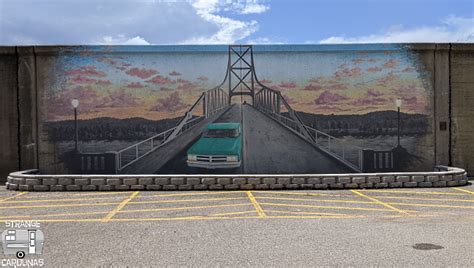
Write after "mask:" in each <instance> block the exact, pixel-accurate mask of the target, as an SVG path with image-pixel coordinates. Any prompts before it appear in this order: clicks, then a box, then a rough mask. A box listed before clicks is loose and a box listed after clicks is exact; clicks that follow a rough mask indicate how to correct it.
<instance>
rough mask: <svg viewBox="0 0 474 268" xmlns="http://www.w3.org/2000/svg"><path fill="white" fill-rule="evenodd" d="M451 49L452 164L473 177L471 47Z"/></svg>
mask: <svg viewBox="0 0 474 268" xmlns="http://www.w3.org/2000/svg"><path fill="white" fill-rule="evenodd" d="M451 46H452V47H451V56H450V63H451V64H450V67H451V77H450V78H451V106H450V107H451V120H452V125H451V127H452V129H451V161H452V164H453V165H458V166H462V167H464V168H465V169H466V170H467V172H468V173H470V174H474V44H452V45H451Z"/></svg>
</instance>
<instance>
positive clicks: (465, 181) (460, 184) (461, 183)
mask: <svg viewBox="0 0 474 268" xmlns="http://www.w3.org/2000/svg"><path fill="white" fill-rule="evenodd" d="M458 182H459V186H462V185H467V180H459V181H458Z"/></svg>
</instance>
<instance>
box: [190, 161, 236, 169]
mask: <svg viewBox="0 0 474 268" xmlns="http://www.w3.org/2000/svg"><path fill="white" fill-rule="evenodd" d="M186 162H187V164H188V166H190V167H198V168H206V169H216V168H238V167H240V165H241V162H240V161H239V162H204V161H191V160H187V161H186Z"/></svg>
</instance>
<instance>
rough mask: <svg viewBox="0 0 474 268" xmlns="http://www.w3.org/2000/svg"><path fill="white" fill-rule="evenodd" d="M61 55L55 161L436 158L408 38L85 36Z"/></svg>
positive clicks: (129, 163) (306, 165) (165, 164)
mask: <svg viewBox="0 0 474 268" xmlns="http://www.w3.org/2000/svg"><path fill="white" fill-rule="evenodd" d="M48 62H49V63H48V68H47V71H46V73H45V74H46V75H44V77H43V80H44V81H43V82H42V84H43V85H45V90H44V91H42V92H43V93H42V94H41V96H40V98H41V105H40V107H39V109H40V111H41V113H40V115H41V116H40V117H41V118H40V131H41V136H42V140H41V143H40V149H41V148H43V149H42V151H43V152H46V153H47V154H49V155H51V156H52V157H51V158H49V160H47V161H46V162H44V163H42V164H41V167H42V168H43V169H45V170H46V171H48V172H52V173H55V172H56V173H58V172H66V173H83V174H85V173H106V174H108V173H110V174H115V173H117V174H134V173H135V174H152V173H157V174H232V173H235V174H239V173H246V174H285V173H300V174H301V173H303V174H306V173H347V172H378V171H425V170H431V169H432V166H433V162H434V161H433V137H432V121H433V115H432V103H431V102H432V100H431V98H432V89H431V84H430V81H431V74H430V73H429V72H427V71H426V70H425V69H424V67H423V65H422V64H421V62H420V58H419V56H418V55H417V53H415V52H414V51H412V50H411V49H410V47H409V46H402V45H343V46H342V45H341V46H337V45H332V46H323V45H308V46H306V45H278V46H274V45H261V46H147V47H141V46H130V47H77V48H64V51H62V52H61V53H58V54H57V55H55V56H54V57H53V58H52V60H50V61H48Z"/></svg>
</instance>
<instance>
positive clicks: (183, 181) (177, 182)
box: [170, 178, 185, 185]
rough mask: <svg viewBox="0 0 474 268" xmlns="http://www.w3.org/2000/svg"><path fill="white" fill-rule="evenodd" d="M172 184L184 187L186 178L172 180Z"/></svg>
mask: <svg viewBox="0 0 474 268" xmlns="http://www.w3.org/2000/svg"><path fill="white" fill-rule="evenodd" d="M170 182H171V184H173V185H183V184H185V179H184V178H171V179H170Z"/></svg>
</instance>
